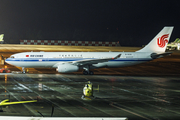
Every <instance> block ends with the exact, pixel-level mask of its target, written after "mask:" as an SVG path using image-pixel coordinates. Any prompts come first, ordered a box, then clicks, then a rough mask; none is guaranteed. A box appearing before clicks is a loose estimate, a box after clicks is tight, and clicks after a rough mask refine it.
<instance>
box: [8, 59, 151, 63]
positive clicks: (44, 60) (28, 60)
mask: <svg viewBox="0 0 180 120" xmlns="http://www.w3.org/2000/svg"><path fill="white" fill-rule="evenodd" d="M79 60H86V59H13V58H12V59H11V58H8V59H6V61H22V62H23V61H25V62H37V61H38V62H42V61H43V62H46V61H47V62H54V61H59V62H69V61H79ZM87 60H89V59H87ZM92 60H93V59H92ZM150 60H152V59H150V58H139V59H138V58H135V59H126V58H120V59H115V60H110V61H116V62H118V61H150Z"/></svg>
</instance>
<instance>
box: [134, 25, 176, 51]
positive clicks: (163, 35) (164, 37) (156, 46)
mask: <svg viewBox="0 0 180 120" xmlns="http://www.w3.org/2000/svg"><path fill="white" fill-rule="evenodd" d="M173 28H174V27H164V28H163V29H162V30H161V31H160V32H159V33H158V34H157V35H156V36H155V37H154V38H153V39H152V40H151V41H150V42H149V44H147V45H146V46H145V47H144V48H142V49H141V50H138V51H136V52H155V53H163V52H165V50H166V46H167V44H168V42H169V39H170V36H171V33H172V31H173Z"/></svg>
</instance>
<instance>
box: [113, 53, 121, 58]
mask: <svg viewBox="0 0 180 120" xmlns="http://www.w3.org/2000/svg"><path fill="white" fill-rule="evenodd" d="M120 57H121V54H119V55H117V56H116V57H114V58H112V59H118V58H120Z"/></svg>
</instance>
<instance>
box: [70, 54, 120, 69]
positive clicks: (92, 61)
mask: <svg viewBox="0 0 180 120" xmlns="http://www.w3.org/2000/svg"><path fill="white" fill-rule="evenodd" d="M120 56H121V54H119V55H117V56H115V57H113V58H104V59H86V60H81V61H75V62H73V63H72V64H73V65H76V66H84V65H92V64H98V63H102V62H108V61H109V60H115V59H117V58H119V57H120Z"/></svg>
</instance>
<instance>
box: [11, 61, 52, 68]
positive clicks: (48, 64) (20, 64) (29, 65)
mask: <svg viewBox="0 0 180 120" xmlns="http://www.w3.org/2000/svg"><path fill="white" fill-rule="evenodd" d="M10 64H12V65H15V66H18V67H27V68H39V67H52V66H53V65H54V64H56V62H48V61H43V62H39V61H38V62H23V61H21V62H16V61H14V62H10Z"/></svg>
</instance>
